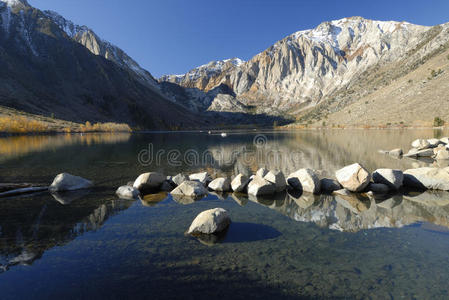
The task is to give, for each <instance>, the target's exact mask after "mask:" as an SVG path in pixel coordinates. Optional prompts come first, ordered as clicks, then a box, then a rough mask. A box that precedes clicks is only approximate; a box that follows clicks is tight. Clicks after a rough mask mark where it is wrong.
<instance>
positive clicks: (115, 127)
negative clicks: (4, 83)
mask: <svg viewBox="0 0 449 300" xmlns="http://www.w3.org/2000/svg"><path fill="white" fill-rule="evenodd" d="M131 131H132V130H131V127H129V125H128V124H118V123H111V122H109V123H95V124H91V123H90V122H86V123H85V124H78V123H73V122H67V121H64V120H57V119H53V118H46V117H42V116H36V115H31V114H26V113H23V112H19V111H15V110H12V109H8V108H4V107H2V109H1V110H0V133H7V134H28V133H56V132H65V133H76V132H131Z"/></svg>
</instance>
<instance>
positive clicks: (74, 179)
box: [48, 173, 93, 192]
mask: <svg viewBox="0 0 449 300" xmlns="http://www.w3.org/2000/svg"><path fill="white" fill-rule="evenodd" d="M92 186H93V183H92V181H90V180H87V179H84V178H82V177H79V176H74V175H71V174H68V173H61V174H59V175H58V176H56V177H55V179H54V180H53V183H52V184H51V185H50V187H49V188H48V189H49V190H50V191H51V192H62V191H74V190H81V189H87V188H90V187H92Z"/></svg>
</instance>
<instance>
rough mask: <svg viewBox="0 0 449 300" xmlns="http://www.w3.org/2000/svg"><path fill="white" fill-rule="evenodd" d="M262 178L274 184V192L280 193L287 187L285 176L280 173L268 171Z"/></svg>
mask: <svg viewBox="0 0 449 300" xmlns="http://www.w3.org/2000/svg"><path fill="white" fill-rule="evenodd" d="M263 178H264V179H265V180H267V181H269V182H271V183H272V184H274V186H275V188H276V192H282V191H284V190H285V188H286V187H287V183H286V181H285V176H284V174H283V173H282V172H281V171H270V172H268V173H267V174H266V175H265V176H264V177H263Z"/></svg>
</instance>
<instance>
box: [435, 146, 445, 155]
mask: <svg viewBox="0 0 449 300" xmlns="http://www.w3.org/2000/svg"><path fill="white" fill-rule="evenodd" d="M440 150H447V149H446V146H445V145H443V144H439V145H438V146H436V147H435V148H433V154H437V152H438V151H440Z"/></svg>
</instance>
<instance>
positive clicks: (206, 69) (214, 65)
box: [159, 57, 245, 88]
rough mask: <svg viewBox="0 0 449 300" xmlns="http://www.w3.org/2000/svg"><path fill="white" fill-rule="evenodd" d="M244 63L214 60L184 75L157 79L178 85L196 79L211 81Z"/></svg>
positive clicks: (232, 59) (231, 60)
mask: <svg viewBox="0 0 449 300" xmlns="http://www.w3.org/2000/svg"><path fill="white" fill-rule="evenodd" d="M244 63H245V61H244V60H242V59H240V58H237V57H234V58H228V59H224V60H214V61H211V62H208V63H207V64H204V65H201V66H199V67H196V68H194V69H192V70H190V71H189V72H187V73H185V74H176V75H164V76H162V77H161V78H160V79H159V81H168V82H173V83H178V84H179V83H181V82H184V83H185V82H188V81H191V82H194V81H196V80H197V79H198V78H207V79H211V78H213V77H214V76H216V75H219V74H222V73H223V72H225V71H229V70H231V69H234V68H237V67H239V66H241V65H242V64H244ZM206 86H207V84H206ZM203 88H205V87H203Z"/></svg>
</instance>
